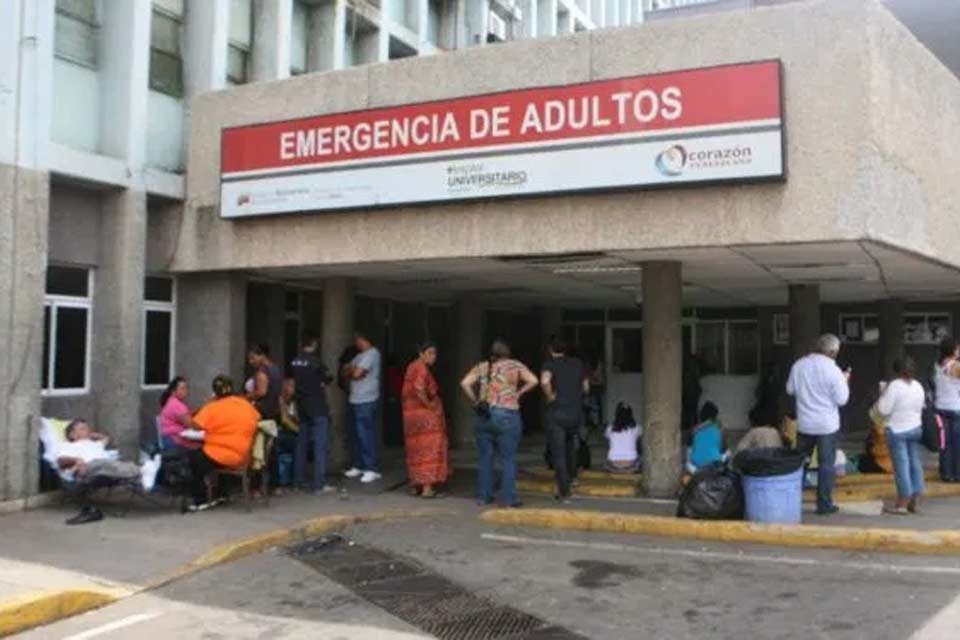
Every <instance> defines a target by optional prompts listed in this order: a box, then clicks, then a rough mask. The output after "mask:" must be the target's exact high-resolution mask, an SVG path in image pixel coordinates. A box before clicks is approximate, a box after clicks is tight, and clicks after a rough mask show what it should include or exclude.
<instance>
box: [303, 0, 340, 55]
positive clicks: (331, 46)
mask: <svg viewBox="0 0 960 640" xmlns="http://www.w3.org/2000/svg"><path fill="white" fill-rule="evenodd" d="M346 29H347V3H346V2H345V0H327V2H324V3H323V4H318V5H315V6H311V7H310V14H309V19H308V20H307V71H330V70H332V69H343V67H344V47H345V46H346V39H347V32H346Z"/></svg>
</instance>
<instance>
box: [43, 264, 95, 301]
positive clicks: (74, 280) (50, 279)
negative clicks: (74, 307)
mask: <svg viewBox="0 0 960 640" xmlns="http://www.w3.org/2000/svg"><path fill="white" fill-rule="evenodd" d="M47 293H49V294H51V295H57V296H75V297H78V298H86V297H87V296H88V295H90V279H89V278H88V277H87V270H86V269H77V268H75V267H57V266H54V265H49V266H47Z"/></svg>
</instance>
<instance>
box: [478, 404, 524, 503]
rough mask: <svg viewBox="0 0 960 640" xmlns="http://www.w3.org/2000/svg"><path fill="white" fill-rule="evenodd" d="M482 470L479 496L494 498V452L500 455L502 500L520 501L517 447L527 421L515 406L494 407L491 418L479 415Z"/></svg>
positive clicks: (480, 497)
mask: <svg viewBox="0 0 960 640" xmlns="http://www.w3.org/2000/svg"><path fill="white" fill-rule="evenodd" d="M474 431H475V436H476V439H477V454H478V455H479V457H480V470H479V475H478V478H477V485H478V486H477V498H478V499H480V500H481V501H483V502H492V501H493V454H494V450H496V451H498V452H499V454H500V473H501V479H500V500H501V501H502V502H503V504H504V505H506V506H510V505H513V504H516V503H517V487H516V485H517V448H518V447H519V446H520V435H521V434H522V433H523V423H522V422H521V420H520V412H519V411H516V410H514V409H501V408H499V407H491V408H490V418H489V419H486V418H482V417H480V416H477V419H476V421H475V424H474Z"/></svg>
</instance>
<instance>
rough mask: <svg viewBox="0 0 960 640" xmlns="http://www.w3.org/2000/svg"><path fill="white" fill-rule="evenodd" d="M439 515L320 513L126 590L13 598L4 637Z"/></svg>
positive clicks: (4, 613)
mask: <svg viewBox="0 0 960 640" xmlns="http://www.w3.org/2000/svg"><path fill="white" fill-rule="evenodd" d="M439 513H442V511H439V510H433V511H403V512H401V511H381V512H376V513H367V514H358V515H330V516H321V517H319V518H313V519H311V520H307V521H305V522H301V523H300V524H298V525H296V526H293V527H289V528H286V529H276V530H274V531H268V532H266V533H261V534H258V535H254V536H250V537H248V538H241V539H239V540H234V541H232V542H228V543H226V544H222V545H220V546H218V547H214V548H213V549H211V550H210V551H208V552H206V553H204V554H203V555H201V556H199V557H197V558H195V559H194V560H192V561H190V562H188V563H187V564H185V565H182V566H180V567H178V568H177V569H176V570H174V571H173V572H172V573H170V574H168V575H166V576H164V577H162V578H160V579H159V580H156V581H154V582H152V583H150V584H148V585H146V586H144V587H141V588H138V589H131V590H126V591H123V590H119V589H118V590H115V591H108V590H94V589H68V590H64V591H56V592H40V593H36V594H30V595H25V596H22V597H19V598H17V599H15V600H12V601H9V602H4V603H0V637H5V636H7V635H12V634H15V633H20V632H22V631H26V630H27V629H32V628H34V627H39V626H43V625H47V624H51V623H54V622H57V621H58V620H63V619H65V618H69V617H71V616H75V615H78V614H80V613H84V612H86V611H91V610H93V609H98V608H100V607H104V606H106V605H108V604H112V603H114V602H117V601H118V600H121V599H123V598H126V597H129V596H132V595H136V594H138V593H143V592H146V591H150V590H153V589H157V588H159V587H162V586H164V585H167V584H170V583H171V582H174V581H175V580H179V579H180V578H184V577H186V576H188V575H190V574H192V573H195V572H197V571H200V570H202V569H207V568H210V567H214V566H217V565H220V564H223V563H225V562H231V561H233V560H239V559H240V558H246V557H248V556H252V555H255V554H258V553H261V552H263V551H265V550H267V549H269V548H271V547H276V546H280V545H287V544H293V543H297V542H301V541H305V540H307V539H309V538H312V537H316V536H319V535H322V534H324V533H328V532H330V531H334V530H336V529H342V528H343V527H346V526H349V525H353V524H360V523H363V522H374V521H377V520H388V519H390V518H401V517H402V518H412V517H423V516H428V515H437V514H439Z"/></svg>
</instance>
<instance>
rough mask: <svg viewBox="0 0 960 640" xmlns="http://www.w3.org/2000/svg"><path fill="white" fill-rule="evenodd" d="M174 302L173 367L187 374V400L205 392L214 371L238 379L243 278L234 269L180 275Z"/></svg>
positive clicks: (243, 338) (243, 333)
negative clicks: (174, 343)
mask: <svg viewBox="0 0 960 640" xmlns="http://www.w3.org/2000/svg"><path fill="white" fill-rule="evenodd" d="M177 305H178V307H179V313H177V344H176V349H177V370H178V372H179V373H180V375H184V376H186V377H187V379H188V380H190V400H191V406H198V405H199V404H200V403H201V402H203V400H205V399H206V398H208V397H209V396H210V383H211V382H212V381H213V378H214V376H216V375H218V374H221V373H222V374H226V375H229V376H231V377H232V378H233V379H234V382H235V383H236V384H237V385H238V387H239V386H241V385H243V372H244V360H245V357H246V353H245V350H246V344H245V343H246V333H247V329H246V316H247V314H246V307H247V282H246V279H245V278H244V277H243V276H241V275H239V274H234V273H213V274H209V273H199V274H186V275H181V276H180V277H179V278H178V281H177Z"/></svg>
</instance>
